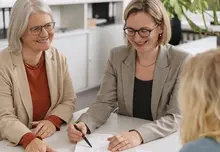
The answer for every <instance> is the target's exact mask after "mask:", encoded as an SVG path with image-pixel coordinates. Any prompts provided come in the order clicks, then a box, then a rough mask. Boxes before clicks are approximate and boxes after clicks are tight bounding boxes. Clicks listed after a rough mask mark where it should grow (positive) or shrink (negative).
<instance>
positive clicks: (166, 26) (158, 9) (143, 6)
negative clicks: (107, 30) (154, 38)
mask: <svg viewBox="0 0 220 152" xmlns="http://www.w3.org/2000/svg"><path fill="white" fill-rule="evenodd" d="M138 12H144V13H147V14H149V15H150V16H151V17H152V18H153V20H154V21H155V23H156V24H158V25H162V29H163V33H162V36H161V37H159V39H158V41H159V42H158V44H159V45H160V44H163V45H165V44H167V43H168V42H169V41H170V38H171V25H170V19H169V17H168V14H167V12H166V9H165V7H164V5H163V3H162V2H161V1H160V0H132V1H131V2H130V3H129V4H128V6H127V7H126V8H125V11H124V20H125V24H126V21H127V19H128V17H129V16H130V15H131V14H133V13H138ZM127 43H128V45H129V46H130V45H131V44H130V42H129V41H128V40H127Z"/></svg>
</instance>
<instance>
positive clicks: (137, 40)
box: [133, 32, 142, 42]
mask: <svg viewBox="0 0 220 152" xmlns="http://www.w3.org/2000/svg"><path fill="white" fill-rule="evenodd" d="M133 40H134V41H135V42H139V41H140V40H142V37H141V36H140V35H139V33H138V32H136V33H135V35H134V37H133Z"/></svg>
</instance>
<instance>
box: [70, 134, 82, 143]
mask: <svg viewBox="0 0 220 152" xmlns="http://www.w3.org/2000/svg"><path fill="white" fill-rule="evenodd" d="M68 137H69V140H70V141H73V142H78V141H80V140H82V137H78V136H74V135H68Z"/></svg>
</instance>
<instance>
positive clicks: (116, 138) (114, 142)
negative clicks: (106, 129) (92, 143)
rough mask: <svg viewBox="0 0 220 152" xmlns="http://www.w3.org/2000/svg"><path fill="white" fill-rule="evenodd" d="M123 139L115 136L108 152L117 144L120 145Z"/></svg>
mask: <svg viewBox="0 0 220 152" xmlns="http://www.w3.org/2000/svg"><path fill="white" fill-rule="evenodd" d="M123 140H124V139H123V138H122V137H120V136H115V137H114V138H113V139H112V140H111V141H110V143H109V150H111V149H113V148H114V147H115V146H117V145H118V144H119V143H121V142H122V141H123Z"/></svg>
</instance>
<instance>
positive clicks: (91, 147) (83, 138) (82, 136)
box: [74, 124, 92, 148]
mask: <svg viewBox="0 0 220 152" xmlns="http://www.w3.org/2000/svg"><path fill="white" fill-rule="evenodd" d="M74 127H75V128H76V130H78V131H80V132H81V130H80V129H79V128H78V127H77V125H76V124H74ZM81 133H82V132H81ZM82 137H83V139H84V140H85V141H86V143H87V144H88V145H89V146H90V147H91V148H92V145H91V144H90V142H89V141H88V139H87V138H86V137H85V135H83V136H82Z"/></svg>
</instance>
